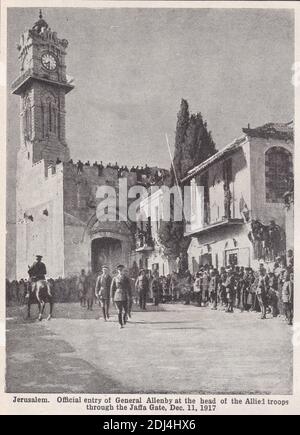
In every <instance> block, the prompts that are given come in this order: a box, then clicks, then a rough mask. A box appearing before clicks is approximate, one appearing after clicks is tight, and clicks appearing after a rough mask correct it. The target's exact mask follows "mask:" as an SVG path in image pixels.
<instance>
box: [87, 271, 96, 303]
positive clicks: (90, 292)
mask: <svg viewBox="0 0 300 435" xmlns="http://www.w3.org/2000/svg"><path fill="white" fill-rule="evenodd" d="M94 288H95V281H94V276H93V274H92V272H91V271H89V272H88V274H87V291H86V301H87V309H88V310H90V311H92V310H93V304H94V298H95V292H94Z"/></svg>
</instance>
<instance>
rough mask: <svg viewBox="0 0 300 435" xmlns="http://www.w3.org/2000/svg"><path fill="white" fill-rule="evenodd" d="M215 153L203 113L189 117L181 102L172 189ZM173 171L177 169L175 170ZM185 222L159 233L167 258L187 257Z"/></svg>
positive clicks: (165, 225) (163, 227)
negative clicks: (189, 172) (191, 170)
mask: <svg viewBox="0 0 300 435" xmlns="http://www.w3.org/2000/svg"><path fill="white" fill-rule="evenodd" d="M215 153H216V147H215V143H214V141H213V139H212V136H211V132H210V131H208V130H207V123H206V122H204V121H203V118H202V115H201V113H196V114H192V115H191V116H190V114H189V106H188V102H187V101H186V100H184V99H182V100H181V104H180V109H179V112H178V114H177V125H176V134H175V151H174V158H173V167H172V169H171V185H174V184H175V183H176V178H175V175H174V169H175V171H176V175H177V180H178V181H179V182H180V180H181V179H182V178H184V176H185V175H186V174H187V172H188V171H189V170H190V169H192V168H193V167H195V166H197V165H199V164H200V163H202V162H203V161H205V160H206V159H208V158H209V157H210V156H212V155H213V154H215ZM173 168H174V169H173ZM184 229H185V221H184V219H182V221H181V222H174V220H172V219H171V221H170V222H162V223H161V225H160V230H159V240H160V243H161V244H162V246H163V249H164V253H165V255H167V256H168V257H173V258H177V257H178V256H179V255H180V254H181V255H186V251H187V249H188V246H189V243H190V239H189V238H188V237H185V236H184Z"/></svg>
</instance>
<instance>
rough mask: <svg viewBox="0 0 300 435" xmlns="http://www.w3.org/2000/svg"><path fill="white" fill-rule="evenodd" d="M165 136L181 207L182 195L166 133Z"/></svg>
mask: <svg viewBox="0 0 300 435" xmlns="http://www.w3.org/2000/svg"><path fill="white" fill-rule="evenodd" d="M165 134H166V141H167V147H168V151H169V155H170V160H171V165H172V168H173V173H174V177H175V182H176V185H177V189H178V192H179V196H180V200H181V205H182V204H183V201H182V193H181V190H180V187H179V182H178V177H177V172H176V169H175V166H174V162H173V157H172V153H171V149H170V144H169V138H168V135H167V133H165Z"/></svg>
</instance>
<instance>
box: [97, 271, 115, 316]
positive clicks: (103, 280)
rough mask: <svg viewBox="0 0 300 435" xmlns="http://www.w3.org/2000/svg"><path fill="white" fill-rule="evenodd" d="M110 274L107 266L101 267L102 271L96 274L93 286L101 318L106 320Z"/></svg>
mask: <svg viewBox="0 0 300 435" xmlns="http://www.w3.org/2000/svg"><path fill="white" fill-rule="evenodd" d="M110 287H111V276H110V275H109V271H108V267H107V266H103V267H102V273H101V274H100V275H99V276H98V278H97V281H96V287H95V295H96V298H97V299H98V301H99V302H100V305H101V308H102V312H103V318H104V321H105V322H106V321H107V320H108V319H109V301H110Z"/></svg>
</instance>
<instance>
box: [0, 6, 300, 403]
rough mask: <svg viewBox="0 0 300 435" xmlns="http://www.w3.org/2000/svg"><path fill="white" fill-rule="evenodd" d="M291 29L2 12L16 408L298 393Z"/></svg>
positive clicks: (250, 17) (117, 15)
mask: <svg viewBox="0 0 300 435" xmlns="http://www.w3.org/2000/svg"><path fill="white" fill-rule="evenodd" d="M86 3H88V2H86ZM167 3H168V2H167ZM245 3H246V2H245ZM294 32H295V23H294V10H293V9H285V8H283V7H282V8H280V9H279V8H278V9H276V7H275V6H274V8H271V7H269V8H265V9H259V8H225V7H224V8H222V7H219V8H209V7H202V8H188V7H186V8H185V7H181V8H176V7H168V5H167V4H165V5H164V7H162V8H159V7H154V6H153V7H142V5H139V7H130V8H126V7H122V5H120V6H119V7H101V5H99V7H88V6H86V7H50V4H49V3H48V4H47V6H46V7H45V6H43V5H42V4H41V7H8V8H7V32H6V33H7V44H6V46H7V83H6V86H7V97H6V98H7V112H6V123H7V127H6V139H7V140H6V273H5V277H3V281H4V280H5V304H6V372H5V391H6V393H15V394H19V393H27V394H30V393H36V394H38V393H56V394H62V393H66V394H73V393H76V394H77V393H78V394H81V393H90V394H127V395H129V394H164V395H168V394H195V395H200V394H201V395H224V394H228V395H231V394H237V395H292V394H293V377H294V374H293V341H292V339H293V312H294V119H295V103H294V97H295V95H294V92H295V84H296V83H295V77H294V78H293V68H294V67H293V66H294V65H295V58H294V57H295V33H294ZM299 82H300V79H299ZM155 403H158V404H159V403H160V402H159V399H158V402H155V401H154V405H155ZM130 406H131V408H130V409H129V411H138V410H143V409H142V408H139V406H141V405H140V402H139V401H138V399H137V401H136V403H135V402H133V404H131V405H130ZM153 410H156V411H157V410H159V408H157V409H155V408H153ZM191 410H192V409H191Z"/></svg>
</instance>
